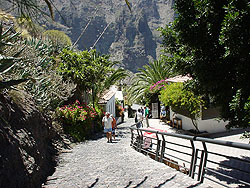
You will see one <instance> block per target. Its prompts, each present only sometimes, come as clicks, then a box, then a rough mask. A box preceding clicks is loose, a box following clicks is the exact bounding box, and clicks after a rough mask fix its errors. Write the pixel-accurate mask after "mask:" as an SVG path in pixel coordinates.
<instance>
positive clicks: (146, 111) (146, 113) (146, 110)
mask: <svg viewBox="0 0 250 188" xmlns="http://www.w3.org/2000/svg"><path fill="white" fill-rule="evenodd" d="M144 109H145V110H144V111H145V118H146V125H147V127H149V123H148V116H149V111H148V108H147V107H144Z"/></svg>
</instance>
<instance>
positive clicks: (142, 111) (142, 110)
mask: <svg viewBox="0 0 250 188" xmlns="http://www.w3.org/2000/svg"><path fill="white" fill-rule="evenodd" d="M141 113H142V117H144V109H143V108H142V107H141Z"/></svg>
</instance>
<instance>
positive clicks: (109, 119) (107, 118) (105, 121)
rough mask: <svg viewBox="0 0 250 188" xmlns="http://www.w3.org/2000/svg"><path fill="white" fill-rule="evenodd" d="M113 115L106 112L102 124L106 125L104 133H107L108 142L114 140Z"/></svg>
mask: <svg viewBox="0 0 250 188" xmlns="http://www.w3.org/2000/svg"><path fill="white" fill-rule="evenodd" d="M112 121H113V119H112V117H110V113H109V112H106V113H105V116H104V117H103V118H102V126H103V127H104V133H106V137H107V139H108V143H109V142H112V135H111V132H112Z"/></svg>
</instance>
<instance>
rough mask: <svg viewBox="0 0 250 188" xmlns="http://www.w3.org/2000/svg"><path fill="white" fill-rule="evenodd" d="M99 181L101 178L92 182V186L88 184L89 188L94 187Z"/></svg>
mask: <svg viewBox="0 0 250 188" xmlns="http://www.w3.org/2000/svg"><path fill="white" fill-rule="evenodd" d="M98 181H99V178H96V179H95V182H94V183H92V184H91V185H90V186H88V188H92V187H94V186H95V184H97V182H98Z"/></svg>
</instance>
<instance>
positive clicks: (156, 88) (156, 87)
mask: <svg viewBox="0 0 250 188" xmlns="http://www.w3.org/2000/svg"><path fill="white" fill-rule="evenodd" d="M167 83H168V82H167V81H166V80H160V81H158V82H156V83H153V84H152V85H151V86H150V88H149V90H150V91H151V92H153V93H155V92H157V91H159V90H160V89H161V88H164V87H165V85H167Z"/></svg>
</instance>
